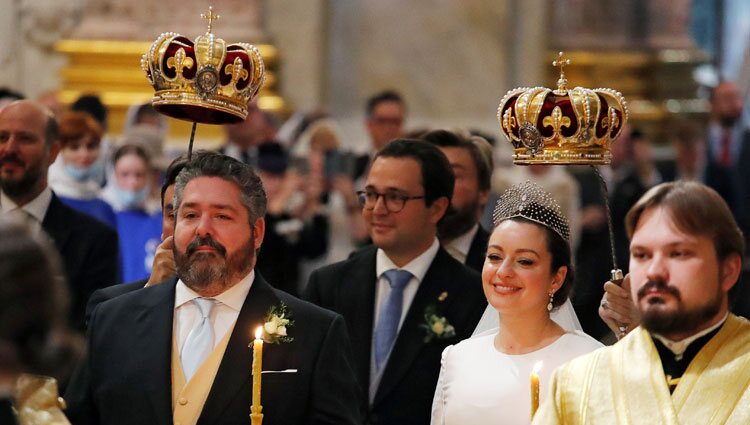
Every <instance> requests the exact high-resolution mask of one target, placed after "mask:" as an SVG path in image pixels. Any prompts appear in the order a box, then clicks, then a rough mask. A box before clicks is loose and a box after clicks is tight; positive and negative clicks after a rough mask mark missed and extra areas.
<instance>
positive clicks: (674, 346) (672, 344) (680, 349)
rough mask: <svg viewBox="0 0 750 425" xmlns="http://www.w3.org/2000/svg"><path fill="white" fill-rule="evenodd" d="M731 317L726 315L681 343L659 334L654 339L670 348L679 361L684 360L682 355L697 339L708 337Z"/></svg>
mask: <svg viewBox="0 0 750 425" xmlns="http://www.w3.org/2000/svg"><path fill="white" fill-rule="evenodd" d="M728 316H729V313H727V314H725V315H724V318H723V319H721V320H719V323H717V324H715V325H713V326H711V327H710V328H708V329H704V330H702V331H700V332H698V333H697V334H695V335H691V336H689V337H687V338H685V339H683V340H681V341H672V340H671V339H668V338H665V337H663V336H661V335H659V334H652V335H653V336H654V338H656V339H658V340H659V341H661V343H662V344H664V346H665V347H667V348H669V351H671V352H672V353H674V355H675V357H676V358H677V360H680V359H682V355H683V354H685V350H687V348H688V346H689V345H690V344H691V343H692V342H693V341H695V340H696V339H698V338H700V337H702V336H705V335H708V334H710V333H711V332H713V331H714V330H716V329H718V328H719V327H720V326H721V325H723V324H724V322H725V321H726V320H727V317H728Z"/></svg>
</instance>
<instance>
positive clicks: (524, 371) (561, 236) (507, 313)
mask: <svg viewBox="0 0 750 425" xmlns="http://www.w3.org/2000/svg"><path fill="white" fill-rule="evenodd" d="M493 218H494V223H495V228H494V230H493V231H492V234H491V235H490V240H489V244H488V247H487V256H486V257H485V262H484V268H483V269H482V286H483V289H484V294H485V296H486V297H487V302H488V303H489V307H488V308H490V309H492V310H493V311H494V313H495V314H496V315H497V317H498V322H497V323H498V324H499V326H498V327H496V328H494V329H490V330H488V331H486V332H484V333H480V334H478V335H476V336H474V337H472V338H469V339H466V340H464V341H461V342H459V343H458V344H456V345H452V346H449V347H447V348H446V349H445V351H443V359H442V365H441V369H440V378H439V380H438V384H437V388H436V390H435V398H434V401H433V406H432V424H433V425H450V424H456V425H459V424H460V425H462V424H498V423H503V424H518V425H521V424H529V423H530V422H531V420H532V407H531V391H530V382H531V379H530V376H531V373H532V370H533V369H535V368H537V367H538V368H539V369H537V370H536V373H537V374H538V377H539V382H540V392H539V396H540V398H541V401H544V399H545V398H546V397H547V396H548V395H549V393H550V392H549V384H550V381H551V377H552V372H553V371H554V370H555V368H557V367H558V366H560V365H561V364H563V363H566V362H568V361H570V360H572V359H573V358H575V357H577V356H580V355H582V354H585V353H588V352H590V351H593V350H595V349H597V348H599V347H601V344H600V343H599V342H598V341H596V340H595V339H593V338H591V337H590V336H588V335H586V334H585V333H583V332H581V331H566V330H565V329H564V328H563V327H561V326H560V325H558V324H557V323H556V322H555V321H554V320H553V318H552V317H551V313H552V312H553V310H556V309H557V308H558V307H560V306H562V305H563V303H564V302H565V300H566V299H567V297H568V295H569V294H570V292H571V290H572V285H573V268H572V262H571V256H570V227H569V225H568V220H567V218H566V217H565V216H564V215H563V214H562V212H561V210H560V207H559V205H558V204H557V202H556V201H555V200H554V199H553V198H552V196H551V195H550V194H549V193H547V192H545V191H544V190H543V189H542V188H541V187H539V186H538V185H536V184H534V183H530V182H526V183H521V184H519V185H516V186H513V187H511V188H510V189H508V190H507V191H505V193H504V194H503V195H502V196H501V197H500V200H499V201H498V203H497V206H496V208H495V213H494V214H493ZM537 364H539V366H536V365H537Z"/></svg>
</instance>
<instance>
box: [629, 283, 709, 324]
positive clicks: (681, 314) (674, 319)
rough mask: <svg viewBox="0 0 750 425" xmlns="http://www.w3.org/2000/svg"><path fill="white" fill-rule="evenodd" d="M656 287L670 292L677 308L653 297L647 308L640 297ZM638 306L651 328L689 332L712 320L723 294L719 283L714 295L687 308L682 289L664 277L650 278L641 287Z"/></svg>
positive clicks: (642, 318)
mask: <svg viewBox="0 0 750 425" xmlns="http://www.w3.org/2000/svg"><path fill="white" fill-rule="evenodd" d="M653 288H657V289H660V290H662V291H665V292H669V293H670V294H672V296H674V297H675V298H676V300H677V308H676V309H671V310H668V309H666V308H665V306H664V303H663V301H662V300H660V299H658V298H655V299H652V300H651V302H650V304H649V305H648V306H646V307H645V308H644V307H642V306H641V299H642V298H643V297H645V296H646V293H647V292H648V291H649V290H650V289H653ZM637 295H638V308H639V309H640V310H641V324H642V325H643V327H644V328H646V329H647V330H648V331H650V332H653V333H657V334H660V335H669V334H675V333H690V332H691V331H694V330H696V329H698V328H700V327H701V326H702V325H704V324H705V323H706V322H708V321H709V320H711V318H713V317H714V316H716V314H717V313H719V311H720V310H721V306H722V305H723V303H724V294H723V292H722V291H721V287H720V286H719V285H718V284H717V291H716V294H715V296H714V297H713V298H712V299H709V300H708V301H707V302H706V303H704V304H703V305H701V306H697V307H691V308H689V309H688V308H686V307H685V305H684V304H683V303H682V297H681V295H680V291H679V290H678V289H677V288H675V287H674V286H669V285H667V283H666V282H664V281H648V282H646V284H645V285H643V287H642V288H641V289H639V290H638V294H637Z"/></svg>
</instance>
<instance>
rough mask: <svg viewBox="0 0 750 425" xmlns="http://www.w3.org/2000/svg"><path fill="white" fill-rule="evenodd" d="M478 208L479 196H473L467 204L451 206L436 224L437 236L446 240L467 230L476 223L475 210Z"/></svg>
mask: <svg viewBox="0 0 750 425" xmlns="http://www.w3.org/2000/svg"><path fill="white" fill-rule="evenodd" d="M478 209H479V198H475V199H474V200H473V201H472V202H470V203H469V204H468V205H465V206H463V207H461V208H455V207H453V206H451V208H449V209H448V212H446V213H445V216H444V217H443V220H442V221H440V225H439V226H438V238H439V239H440V240H441V241H444V242H448V241H452V240H453V239H456V238H457V237H459V236H461V235H463V234H464V233H466V232H468V231H469V229H471V228H472V227H474V225H475V224H477V210H478Z"/></svg>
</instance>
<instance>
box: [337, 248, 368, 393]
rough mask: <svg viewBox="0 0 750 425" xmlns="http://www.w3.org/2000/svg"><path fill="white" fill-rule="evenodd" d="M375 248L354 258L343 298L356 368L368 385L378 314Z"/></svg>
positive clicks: (341, 297)
mask: <svg viewBox="0 0 750 425" xmlns="http://www.w3.org/2000/svg"><path fill="white" fill-rule="evenodd" d="M375 252H376V250H375V249H372V250H371V251H367V252H364V253H362V255H361V257H360V258H358V259H357V260H356V261H353V263H352V265H351V267H350V269H349V270H348V271H347V273H346V275H345V276H344V279H345V282H343V283H344V284H343V285H341V288H342V290H341V294H340V299H341V302H342V306H343V307H344V308H345V311H343V316H344V317H345V319H346V322H347V326H349V327H351V329H350V330H349V335H350V336H351V343H352V353H353V354H354V359H355V363H356V364H355V368H356V370H355V372H356V374H357V378H358V380H359V382H362V383H364V388H365V389H367V388H369V384H370V355H371V351H372V329H373V320H374V317H375V313H374V311H375V284H376V281H377V279H376V276H375Z"/></svg>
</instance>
